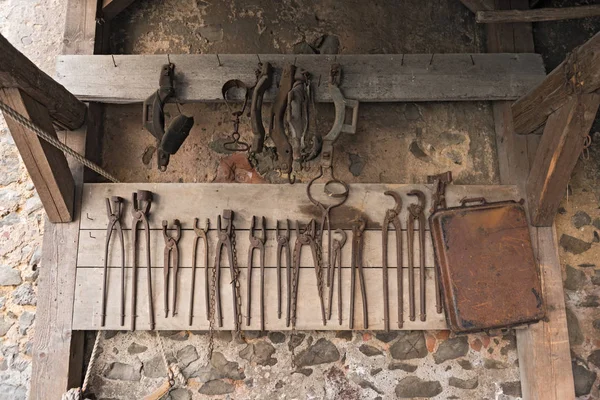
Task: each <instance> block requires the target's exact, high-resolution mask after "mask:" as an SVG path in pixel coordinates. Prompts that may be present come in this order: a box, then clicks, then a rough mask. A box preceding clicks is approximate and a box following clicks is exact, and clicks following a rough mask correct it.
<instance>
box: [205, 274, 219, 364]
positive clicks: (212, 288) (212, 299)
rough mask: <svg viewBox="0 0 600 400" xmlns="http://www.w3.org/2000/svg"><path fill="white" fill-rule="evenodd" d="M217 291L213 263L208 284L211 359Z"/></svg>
mask: <svg viewBox="0 0 600 400" xmlns="http://www.w3.org/2000/svg"><path fill="white" fill-rule="evenodd" d="M216 293H217V263H214V264H213V267H212V277H211V285H210V304H209V305H208V310H209V311H208V360H207V363H208V362H210V360H212V354H213V350H214V347H215V337H214V336H215V305H216V303H217V301H216Z"/></svg>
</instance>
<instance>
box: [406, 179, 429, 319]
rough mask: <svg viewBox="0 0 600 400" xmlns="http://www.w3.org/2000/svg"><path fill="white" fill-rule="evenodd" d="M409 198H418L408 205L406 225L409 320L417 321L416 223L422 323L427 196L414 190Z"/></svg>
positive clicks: (424, 312)
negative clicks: (417, 229)
mask: <svg viewBox="0 0 600 400" xmlns="http://www.w3.org/2000/svg"><path fill="white" fill-rule="evenodd" d="M407 195H408V196H416V197H417V199H418V202H417V204H409V205H408V221H407V224H406V229H407V231H408V232H407V238H408V290H409V292H410V298H409V302H410V304H409V307H410V310H409V311H410V314H409V318H410V320H411V321H414V320H415V268H414V267H415V265H414V264H415V260H414V251H415V249H414V245H415V244H414V234H415V221H417V222H418V223H419V261H420V262H419V289H420V290H419V295H420V300H421V301H420V307H421V315H420V319H421V321H425V319H426V311H425V310H426V305H425V213H424V209H425V194H424V193H423V192H421V191H420V190H412V191H410V192H408V193H407Z"/></svg>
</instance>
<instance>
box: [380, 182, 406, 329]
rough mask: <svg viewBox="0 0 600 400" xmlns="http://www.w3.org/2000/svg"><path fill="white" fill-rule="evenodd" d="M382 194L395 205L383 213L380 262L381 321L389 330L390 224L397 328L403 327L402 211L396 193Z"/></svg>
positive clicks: (400, 200) (386, 192)
mask: <svg viewBox="0 0 600 400" xmlns="http://www.w3.org/2000/svg"><path fill="white" fill-rule="evenodd" d="M383 194H385V195H386V196H391V197H392V198H393V199H394V200H395V202H396V205H395V207H394V208H391V209H389V210H387V211H386V212H385V219H384V220H383V229H382V232H381V233H382V254H383V258H382V260H381V265H382V272H383V321H384V325H385V330H386V332H388V331H389V330H390V305H389V299H390V295H389V288H388V235H389V227H390V224H392V225H393V226H394V230H395V231H396V281H397V285H398V328H402V326H403V325H404V279H403V278H404V276H403V273H402V261H403V260H402V225H401V223H400V211H401V210H402V198H401V197H400V195H399V194H398V193H396V192H392V191H391V190H388V191H385V192H384V193H383Z"/></svg>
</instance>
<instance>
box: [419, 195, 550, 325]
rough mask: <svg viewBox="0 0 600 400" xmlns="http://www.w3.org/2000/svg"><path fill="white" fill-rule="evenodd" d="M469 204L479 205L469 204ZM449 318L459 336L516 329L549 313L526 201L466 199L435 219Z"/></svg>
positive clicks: (433, 225) (436, 247)
mask: <svg viewBox="0 0 600 400" xmlns="http://www.w3.org/2000/svg"><path fill="white" fill-rule="evenodd" d="M469 203H478V204H475V205H470V206H469V205H467V204H469ZM429 223H430V227H431V233H432V236H433V247H434V250H435V256H436V260H437V263H436V264H437V266H436V268H437V269H438V274H439V277H440V286H441V290H442V298H443V302H444V306H445V310H446V320H447V322H448V325H449V327H450V329H451V330H452V331H453V332H456V333H467V332H477V331H486V330H492V329H499V328H510V327H514V326H518V325H523V324H527V323H531V322H535V321H539V320H540V319H542V318H543V317H544V315H545V308H544V304H543V301H542V290H541V282H540V275H539V268H538V266H537V263H536V260H535V258H534V254H533V248H532V246H531V237H530V235H529V226H528V222H527V217H526V214H525V209H524V207H523V205H522V203H518V202H515V201H502V202H495V203H487V202H486V201H485V199H483V198H477V199H465V200H463V201H462V202H461V206H459V207H451V208H447V209H444V210H438V211H437V212H435V213H434V214H433V215H431V216H430V217H429Z"/></svg>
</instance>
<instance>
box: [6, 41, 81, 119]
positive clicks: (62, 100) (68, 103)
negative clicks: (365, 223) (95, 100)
mask: <svg viewBox="0 0 600 400" xmlns="http://www.w3.org/2000/svg"><path fill="white" fill-rule="evenodd" d="M0 54H1V55H2V56H1V57H0V88H18V89H21V90H22V91H23V92H25V93H27V95H28V96H29V97H31V98H32V99H34V100H36V101H37V102H38V103H41V104H42V105H43V106H45V107H46V108H47V109H48V111H49V112H50V116H51V117H52V119H53V120H54V121H56V123H57V125H59V126H61V127H65V128H68V129H77V128H79V127H80V126H81V125H83V122H84V120H85V114H86V106H85V104H83V103H82V102H81V101H79V100H78V99H77V98H76V97H75V96H74V95H72V94H71V93H70V92H69V91H68V90H67V89H65V88H64V87H63V86H62V85H60V84H59V83H57V82H56V81H55V80H54V79H52V78H50V77H49V76H48V75H46V74H45V73H44V72H43V71H41V70H40V69H39V68H38V67H37V66H36V65H35V64H34V63H32V62H31V61H29V59H28V58H27V57H25V56H24V55H23V54H22V53H21V52H19V51H18V50H17V49H15V48H14V47H13V45H11V44H10V43H9V42H8V40H6V39H5V38H4V36H2V35H0Z"/></svg>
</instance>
